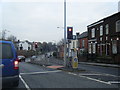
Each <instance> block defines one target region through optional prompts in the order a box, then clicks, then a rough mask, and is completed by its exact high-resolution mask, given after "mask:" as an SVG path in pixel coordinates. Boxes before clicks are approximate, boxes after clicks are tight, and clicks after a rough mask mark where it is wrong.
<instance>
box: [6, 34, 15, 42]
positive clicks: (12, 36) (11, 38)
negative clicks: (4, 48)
mask: <svg viewBox="0 0 120 90" xmlns="http://www.w3.org/2000/svg"><path fill="white" fill-rule="evenodd" d="M7 40H10V41H13V42H15V41H17V37H15V36H14V35H10V36H9V37H8V38H7Z"/></svg>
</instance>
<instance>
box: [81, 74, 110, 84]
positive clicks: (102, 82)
mask: <svg viewBox="0 0 120 90" xmlns="http://www.w3.org/2000/svg"><path fill="white" fill-rule="evenodd" d="M79 76H80V77H83V78H87V79H89V80H93V81H97V82H100V83H104V84H108V85H111V83H110V82H105V81H101V80H98V79H95V78H90V77H86V76H82V75H79Z"/></svg>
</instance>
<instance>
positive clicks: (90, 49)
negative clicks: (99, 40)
mask: <svg viewBox="0 0 120 90" xmlns="http://www.w3.org/2000/svg"><path fill="white" fill-rule="evenodd" d="M88 45H89V46H88V47H89V54H91V53H92V45H91V43H89V44H88Z"/></svg>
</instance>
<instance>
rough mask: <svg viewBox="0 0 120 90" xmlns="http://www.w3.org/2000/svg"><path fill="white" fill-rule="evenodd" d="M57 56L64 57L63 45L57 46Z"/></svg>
mask: <svg viewBox="0 0 120 90" xmlns="http://www.w3.org/2000/svg"><path fill="white" fill-rule="evenodd" d="M57 57H58V58H63V57H64V45H58V46H57Z"/></svg>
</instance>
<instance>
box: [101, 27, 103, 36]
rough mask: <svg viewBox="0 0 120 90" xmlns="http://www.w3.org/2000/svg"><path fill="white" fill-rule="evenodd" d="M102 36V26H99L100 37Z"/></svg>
mask: <svg viewBox="0 0 120 90" xmlns="http://www.w3.org/2000/svg"><path fill="white" fill-rule="evenodd" d="M102 35H103V26H100V36H102Z"/></svg>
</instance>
